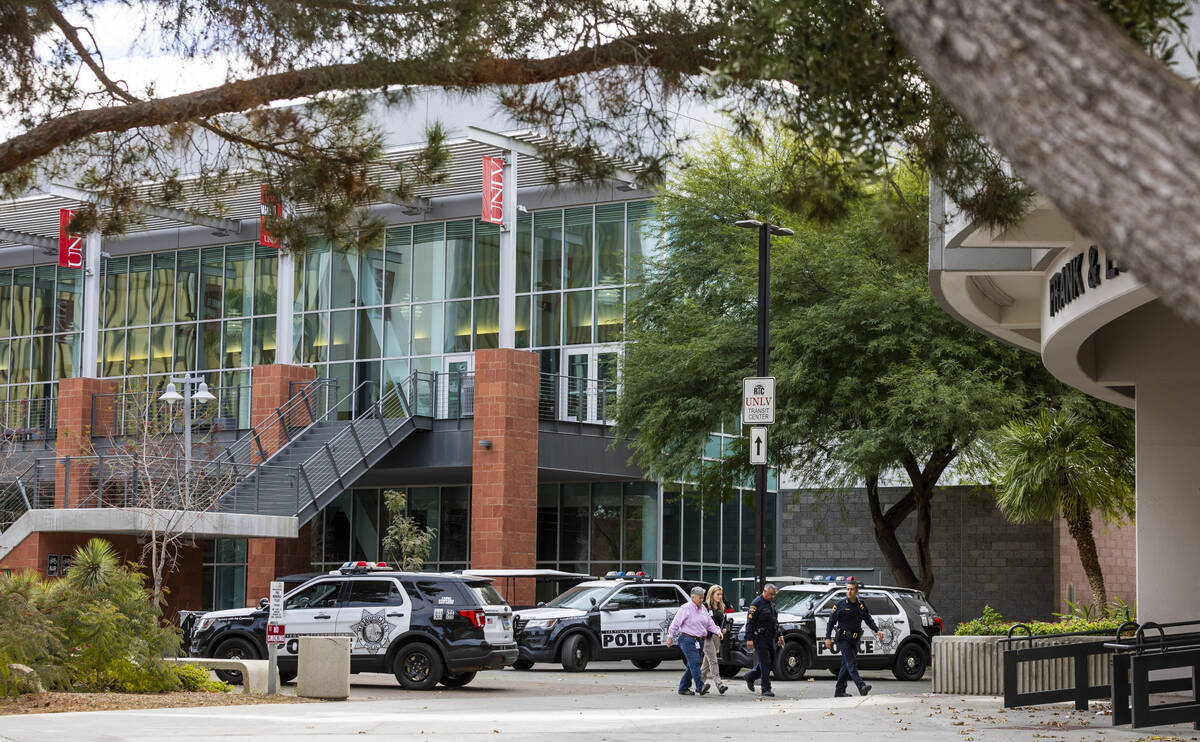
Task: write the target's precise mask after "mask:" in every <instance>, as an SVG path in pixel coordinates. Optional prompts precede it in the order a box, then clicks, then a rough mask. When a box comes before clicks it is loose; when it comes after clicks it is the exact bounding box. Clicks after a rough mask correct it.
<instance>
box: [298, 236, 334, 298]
mask: <svg viewBox="0 0 1200 742" xmlns="http://www.w3.org/2000/svg"><path fill="white" fill-rule="evenodd" d="M330 262H331V258H330V248H329V242H328V241H327V240H315V241H314V242H313V244H312V245H311V246H309V248H308V250H307V251H305V253H304V308H305V309H307V310H314V309H328V308H329V272H330V267H329V266H330Z"/></svg>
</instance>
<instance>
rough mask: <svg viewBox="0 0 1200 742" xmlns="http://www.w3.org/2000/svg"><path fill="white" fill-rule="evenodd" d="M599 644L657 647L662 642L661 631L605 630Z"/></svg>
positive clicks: (607, 645)
mask: <svg viewBox="0 0 1200 742" xmlns="http://www.w3.org/2000/svg"><path fill="white" fill-rule="evenodd" d="M600 641H601V644H602V645H603V647H604V648H605V649H607V648H609V647H657V646H659V645H661V644H662V643H663V639H662V632H661V631H605V632H604V634H603V636H602V638H601V640H600Z"/></svg>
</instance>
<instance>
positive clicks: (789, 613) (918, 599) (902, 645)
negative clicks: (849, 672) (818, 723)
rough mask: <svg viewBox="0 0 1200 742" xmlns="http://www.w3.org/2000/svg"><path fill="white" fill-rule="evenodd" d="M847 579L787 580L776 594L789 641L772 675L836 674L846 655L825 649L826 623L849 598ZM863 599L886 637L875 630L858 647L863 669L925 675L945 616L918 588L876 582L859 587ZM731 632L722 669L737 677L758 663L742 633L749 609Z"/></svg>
mask: <svg viewBox="0 0 1200 742" xmlns="http://www.w3.org/2000/svg"><path fill="white" fill-rule="evenodd" d="M846 582H847V581H846V580H838V579H837V578H836V577H817V578H813V579H811V580H804V581H797V582H795V583H794V584H788V585H782V586H781V587H780V588H779V592H778V593H777V594H776V596H775V610H776V611H777V612H778V613H779V628H780V631H781V632H782V634H783V638H784V646H783V648H782V649H780V650H779V651H778V652H777V653H776V655H775V669H774V672H773V673H772V676H773V677H774V678H776V679H778V680H800V679H801V678H803V677H804V675H805V673H806V672H808V671H809V670H810V669H813V668H824V669H826V670H829V671H830V672H832V673H834V674H836V673H837V672H838V669H839V668H840V667H841V664H842V658H841V655H840V654H838V652H837V648H836V647H835V648H834V650H833V651H828V650H826V649H825V626H826V623H827V622H828V620H829V614H830V613H831V612H832V611H833V606H834V604H835V603H837V601H839V600H841V599H842V598H844V597H846ZM858 598H859V600H860V601H862V602H863V603H865V604H866V606H867V608H868V609H869V610H870V611H871V616H872V617H873V618H874V619H875V623H876V624H878V625H879V629H880V631H882V632H883V641H879V639H878V638H877V637H876V636H875V634H873V633H871V632H870V631H865V632H864V633H863V637H862V639H860V640H859V647H858V652H859V654H858V669H860V670H888V669H890V670H891V671H892V674H893V675H895V676H896V678H897V679H899V680H920V679H921V678H922V677H923V676H924V675H925V670H926V669H927V668H928V667H929V658H930V653H931V651H932V647H933V637H935V636H937V635H938V634H940V633H941V631H942V619H941V617H939V616H938V615H937V611H936V610H934V607H933V606H932V605H931V604H930V603H929V601H928V600H926V599H925V595H924V594H923V593H921V592H920V591H919V590H910V589H908V588H902V587H885V586H878V585H872V586H869V587H863V588H861V589H860V590H859V593H858ZM730 617H731V618H732V619H733V630H732V631H730V632H729V635H730V637H731V639H730V640H727V641H726V642H725V643H724V645H723V646H722V650H721V674H722V675H724V676H726V677H732V676H733V675H736V674H737V671H738V669H739V668H742V667H752V666H753V665H754V661H755V660H754V653H753V652H750V651H748V650H747V649H746V646H745V637H744V636H742V633H743V629H744V628H745V625H746V614H745V613H744V612H742V613H734V614H731V616H730Z"/></svg>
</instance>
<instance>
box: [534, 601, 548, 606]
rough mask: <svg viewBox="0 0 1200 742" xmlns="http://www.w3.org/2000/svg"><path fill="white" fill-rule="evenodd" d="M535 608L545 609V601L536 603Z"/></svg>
mask: <svg viewBox="0 0 1200 742" xmlns="http://www.w3.org/2000/svg"><path fill="white" fill-rule="evenodd" d="M536 607H537V608H545V607H546V601H544V600H540V601H538V604H537V606H536Z"/></svg>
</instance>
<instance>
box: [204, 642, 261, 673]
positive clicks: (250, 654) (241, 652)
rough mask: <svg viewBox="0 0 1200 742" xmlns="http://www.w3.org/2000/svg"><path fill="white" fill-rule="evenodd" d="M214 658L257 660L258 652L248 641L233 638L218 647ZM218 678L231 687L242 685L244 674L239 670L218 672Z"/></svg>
mask: <svg viewBox="0 0 1200 742" xmlns="http://www.w3.org/2000/svg"><path fill="white" fill-rule="evenodd" d="M213 658H214V659H218V660H256V659H258V650H257V649H255V648H254V645H253V644H251V643H250V642H249V641H248V640H246V639H242V638H239V637H236V636H235V637H231V638H229V639H226V640H225V641H223V642H221V643H220V644H219V645H217V649H216V651H215V652H213ZM215 672H216V673H217V677H218V678H220V679H221V680H223V681H225V682H226V683H229V684H230V685H241V684H242V674H241V673H240V672H238V671H237V670H216V671H215Z"/></svg>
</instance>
